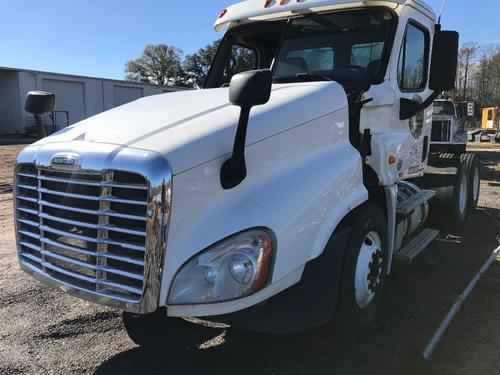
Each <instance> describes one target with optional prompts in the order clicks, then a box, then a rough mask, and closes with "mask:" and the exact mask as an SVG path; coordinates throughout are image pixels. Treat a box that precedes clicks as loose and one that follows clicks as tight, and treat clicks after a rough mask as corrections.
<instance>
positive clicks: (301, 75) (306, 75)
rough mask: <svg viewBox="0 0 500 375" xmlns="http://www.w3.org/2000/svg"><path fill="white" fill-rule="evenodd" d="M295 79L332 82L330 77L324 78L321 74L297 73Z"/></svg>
mask: <svg viewBox="0 0 500 375" xmlns="http://www.w3.org/2000/svg"><path fill="white" fill-rule="evenodd" d="M295 77H296V78H299V79H302V78H305V79H306V78H307V79H322V80H323V81H331V82H333V79H331V78H330V77H327V76H324V75H323V74H317V73H298V74H297V75H296V76H295Z"/></svg>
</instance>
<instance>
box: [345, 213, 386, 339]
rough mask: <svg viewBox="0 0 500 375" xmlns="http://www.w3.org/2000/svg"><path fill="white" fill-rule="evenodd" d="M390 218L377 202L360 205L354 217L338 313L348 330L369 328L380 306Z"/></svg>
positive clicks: (352, 332) (352, 331)
mask: <svg viewBox="0 0 500 375" xmlns="http://www.w3.org/2000/svg"><path fill="white" fill-rule="evenodd" d="M386 221H387V220H386V217H385V215H384V213H383V211H382V210H381V209H380V208H379V207H378V206H377V205H375V204H368V205H365V206H363V207H361V208H359V209H358V210H357V211H356V212H355V213H354V214H353V215H352V218H351V220H350V224H351V226H352V232H351V237H350V239H349V243H348V246H347V252H346V256H345V261H344V267H343V270H342V284H341V288H340V296H339V304H338V310H337V316H336V324H337V326H338V327H339V328H340V329H341V330H342V331H344V332H346V333H348V334H354V335H357V334H362V333H363V332H365V331H366V330H367V328H368V327H369V325H370V324H371V323H372V321H373V320H374V318H375V315H376V313H377V310H378V308H379V306H380V303H381V297H382V292H383V289H384V285H385V280H386V276H387V266H388V263H389V259H388V258H389V253H388V241H387V224H386Z"/></svg>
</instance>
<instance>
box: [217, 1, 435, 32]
mask: <svg viewBox="0 0 500 375" xmlns="http://www.w3.org/2000/svg"><path fill="white" fill-rule="evenodd" d="M264 3H265V2H264V0H246V1H243V2H240V3H237V4H234V5H231V6H230V7H228V8H227V12H226V13H225V15H224V16H223V17H219V19H217V21H216V22H215V24H214V28H215V30H216V31H219V30H221V29H222V28H223V27H224V26H228V27H229V28H230V27H233V26H236V25H240V24H243V23H248V22H251V21H258V20H273V19H279V18H285V17H289V16H293V15H295V14H298V13H299V14H300V13H301V12H310V11H313V12H319V11H326V10H333V9H344V8H360V7H366V6H370V5H373V6H381V5H382V6H384V5H385V6H388V7H391V8H394V9H397V8H398V6H401V5H408V6H413V7H416V8H418V9H420V10H421V11H422V12H423V13H425V14H426V15H427V17H430V18H433V19H435V18H436V16H435V14H434V12H433V10H432V8H431V7H430V6H429V5H427V4H426V3H425V2H424V1H422V0H385V1H380V0H364V1H359V0H358V1H356V0H301V1H287V2H286V3H285V4H283V5H281V4H279V0H273V1H272V2H271V4H270V5H269V6H268V7H267V8H266V7H265V6H264Z"/></svg>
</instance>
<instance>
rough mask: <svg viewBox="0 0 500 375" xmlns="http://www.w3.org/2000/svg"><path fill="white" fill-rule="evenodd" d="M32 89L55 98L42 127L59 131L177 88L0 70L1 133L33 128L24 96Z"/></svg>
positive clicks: (21, 70) (55, 74) (47, 73)
mask: <svg viewBox="0 0 500 375" xmlns="http://www.w3.org/2000/svg"><path fill="white" fill-rule="evenodd" d="M32 90H43V91H49V92H52V93H54V94H55V95H56V103H55V108H54V113H53V115H52V117H47V118H45V119H44V124H46V125H52V124H54V125H55V127H56V128H59V129H61V128H64V127H66V126H68V125H72V124H74V123H76V122H78V121H81V120H83V119H85V118H87V117H90V116H94V115H96V114H98V113H101V112H104V111H106V110H108V109H111V108H114V107H117V106H120V105H122V104H125V103H128V102H131V101H133V100H136V99H139V98H142V97H144V96H150V95H156V94H162V93H168V92H172V91H178V90H180V89H178V88H172V87H164V86H156V85H150V84H145V83H139V82H129V81H119V80H112V79H105V78H95V77H84V76H76V75H69V74H58V73H49V72H41V71H33V70H24V69H14V68H2V67H0V134H2V135H7V134H25V133H27V132H29V131H30V129H31V128H33V126H34V118H33V116H32V115H31V114H29V113H27V112H25V111H24V100H25V97H26V94H27V93H28V91H32Z"/></svg>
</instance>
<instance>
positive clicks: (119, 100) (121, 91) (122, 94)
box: [113, 85, 144, 107]
mask: <svg viewBox="0 0 500 375" xmlns="http://www.w3.org/2000/svg"><path fill="white" fill-rule="evenodd" d="M143 96H144V95H143V91H142V88H140V87H127V86H119V85H115V86H113V104H114V106H115V107H118V106H120V105H123V104H127V103H130V102H133V101H134V100H137V99H139V98H142V97H143Z"/></svg>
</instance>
